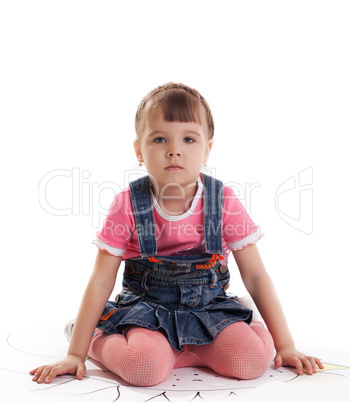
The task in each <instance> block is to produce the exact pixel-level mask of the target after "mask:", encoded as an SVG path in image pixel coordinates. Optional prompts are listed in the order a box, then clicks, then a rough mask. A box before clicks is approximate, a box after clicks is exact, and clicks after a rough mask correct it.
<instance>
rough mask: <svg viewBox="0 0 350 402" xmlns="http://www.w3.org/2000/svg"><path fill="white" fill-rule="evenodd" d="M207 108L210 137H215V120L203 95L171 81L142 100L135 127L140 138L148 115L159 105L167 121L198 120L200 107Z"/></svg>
mask: <svg viewBox="0 0 350 402" xmlns="http://www.w3.org/2000/svg"><path fill="white" fill-rule="evenodd" d="M200 105H202V106H203V107H204V109H205V114H206V120H207V126H208V137H209V139H211V138H213V135H214V120H213V116H212V114H211V111H210V108H209V105H208V103H207V101H206V100H205V99H204V98H203V96H202V95H201V94H200V93H199V92H198V91H196V90H195V89H193V88H191V87H189V86H187V85H184V84H175V83H173V82H169V83H167V84H163V85H160V86H159V87H157V88H155V89H153V90H152V91H151V92H149V93H148V94H147V95H146V96H145V97H144V98H143V99H142V101H141V103H140V104H139V106H138V108H137V112H136V116H135V129H136V133H137V136H138V138H140V136H141V134H142V130H143V128H144V123H145V120H146V118H147V117H149V116H150V115H151V114H152V112H153V111H154V110H155V109H157V108H158V107H160V108H161V110H162V112H163V117H164V120H165V121H180V122H196V123H197V122H198V121H199V107H200Z"/></svg>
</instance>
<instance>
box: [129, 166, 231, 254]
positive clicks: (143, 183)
mask: <svg viewBox="0 0 350 402" xmlns="http://www.w3.org/2000/svg"><path fill="white" fill-rule="evenodd" d="M202 177H203V199H204V232H205V245H206V251H207V253H208V254H222V205H223V183H222V182H221V181H220V180H217V179H215V178H214V177H211V176H208V175H205V174H203V173H202ZM129 187H130V194H131V200H132V205H133V208H134V215H135V223H136V232H137V237H138V241H139V245H140V253H141V256H142V257H152V256H154V255H156V254H157V240H156V231H155V222H154V215H153V205H152V193H151V180H150V177H149V176H144V177H141V178H140V179H137V180H135V181H132V182H130V185H129Z"/></svg>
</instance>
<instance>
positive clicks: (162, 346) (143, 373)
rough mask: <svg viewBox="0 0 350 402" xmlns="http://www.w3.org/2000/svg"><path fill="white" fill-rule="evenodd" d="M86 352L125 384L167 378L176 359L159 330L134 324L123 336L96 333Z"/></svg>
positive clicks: (147, 383)
mask: <svg viewBox="0 0 350 402" xmlns="http://www.w3.org/2000/svg"><path fill="white" fill-rule="evenodd" d="M88 355H89V356H90V357H92V358H93V359H95V360H97V361H99V362H101V363H102V364H103V365H104V366H105V367H106V368H108V369H109V370H111V371H112V372H113V373H115V374H117V375H118V376H120V377H121V378H123V380H125V381H127V382H128V383H130V384H132V385H137V386H143V387H148V386H152V385H156V384H158V383H160V382H162V381H164V380H166V379H167V378H168V377H169V375H170V373H171V371H172V369H173V367H174V364H175V360H176V358H175V354H174V349H173V348H172V347H171V345H170V343H169V342H168V340H167V339H166V337H165V336H164V335H163V334H162V333H161V332H158V331H151V330H149V329H146V328H141V327H136V326H132V327H130V328H129V329H128V330H127V332H126V335H125V336H124V335H118V334H117V335H109V334H107V333H106V332H101V333H98V334H97V335H95V336H94V338H93V339H92V341H91V345H90V349H89V352H88Z"/></svg>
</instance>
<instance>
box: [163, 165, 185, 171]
mask: <svg viewBox="0 0 350 402" xmlns="http://www.w3.org/2000/svg"><path fill="white" fill-rule="evenodd" d="M165 169H166V170H171V171H174V170H181V169H183V168H182V167H181V166H179V165H170V166H167V167H166V168H165Z"/></svg>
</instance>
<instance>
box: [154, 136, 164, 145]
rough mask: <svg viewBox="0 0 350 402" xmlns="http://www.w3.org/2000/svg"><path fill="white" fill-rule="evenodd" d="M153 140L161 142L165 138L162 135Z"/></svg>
mask: <svg viewBox="0 0 350 402" xmlns="http://www.w3.org/2000/svg"><path fill="white" fill-rule="evenodd" d="M154 142H157V143H158V144H161V143H162V142H165V138H164V137H158V138H156V139H155V140H154Z"/></svg>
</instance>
